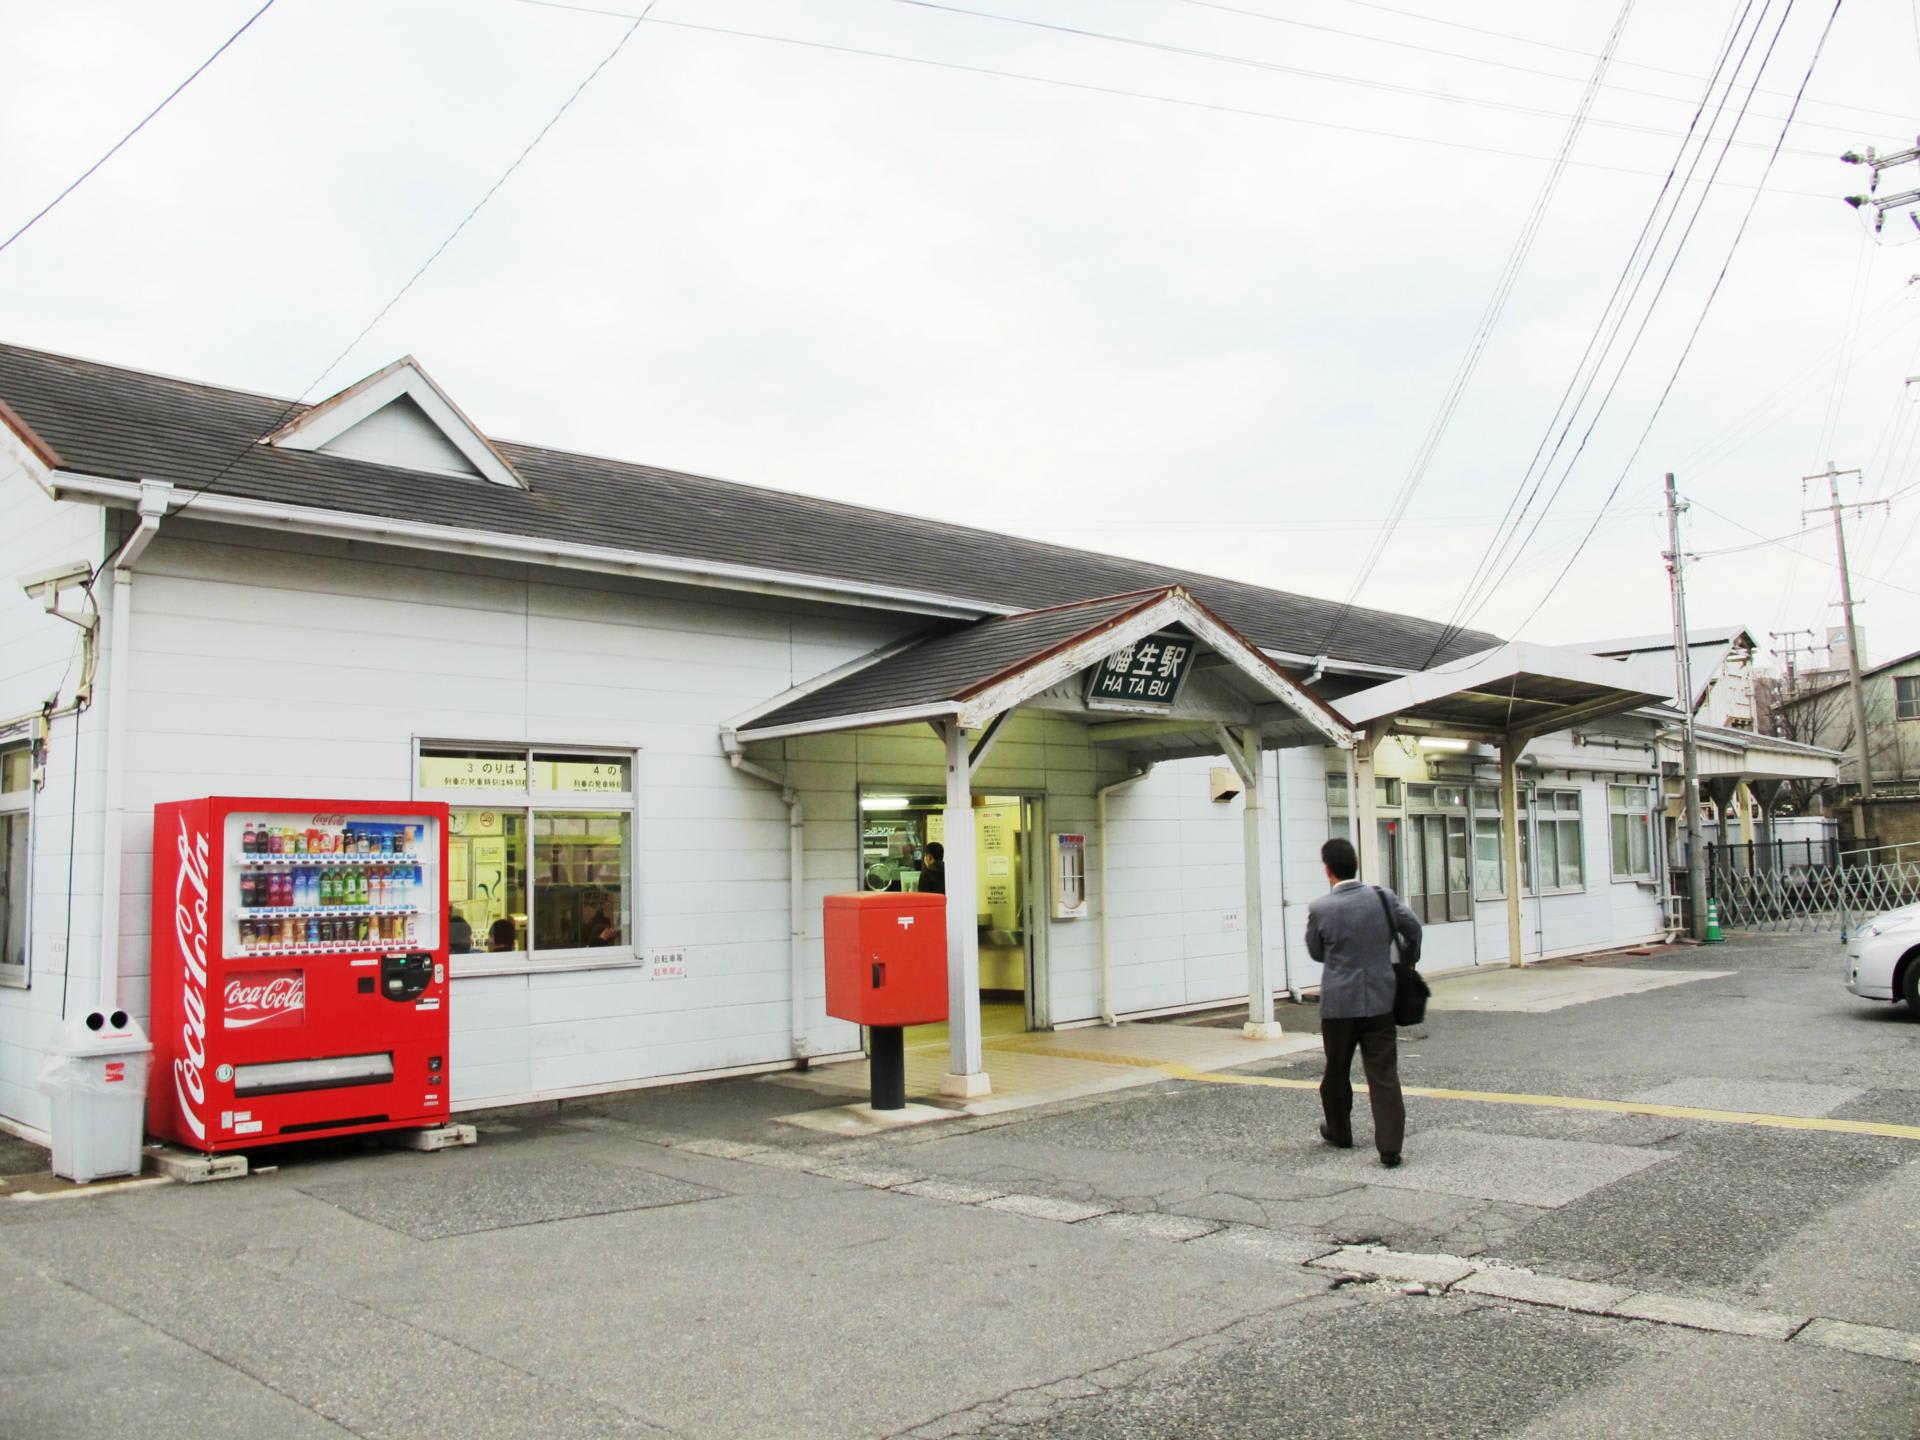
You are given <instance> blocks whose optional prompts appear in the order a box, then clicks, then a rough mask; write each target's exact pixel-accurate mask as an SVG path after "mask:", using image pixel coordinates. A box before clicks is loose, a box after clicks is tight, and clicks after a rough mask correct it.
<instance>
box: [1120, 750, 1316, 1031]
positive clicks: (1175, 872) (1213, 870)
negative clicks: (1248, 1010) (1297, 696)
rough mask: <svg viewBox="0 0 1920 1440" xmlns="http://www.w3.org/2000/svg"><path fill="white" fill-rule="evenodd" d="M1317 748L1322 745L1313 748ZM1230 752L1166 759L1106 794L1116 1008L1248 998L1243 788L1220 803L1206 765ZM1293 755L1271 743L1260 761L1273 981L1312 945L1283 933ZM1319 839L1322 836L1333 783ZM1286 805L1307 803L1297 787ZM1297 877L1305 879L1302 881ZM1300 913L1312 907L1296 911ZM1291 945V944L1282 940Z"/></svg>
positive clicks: (1277, 983) (1279, 981)
mask: <svg viewBox="0 0 1920 1440" xmlns="http://www.w3.org/2000/svg"><path fill="white" fill-rule="evenodd" d="M1309 753H1311V754H1313V755H1314V756H1315V757H1316V758H1317V757H1318V756H1319V754H1320V752H1319V751H1318V750H1314V751H1311V752H1309ZM1226 763H1227V762H1226V760H1225V759H1224V757H1223V758H1221V759H1218V760H1209V759H1199V760H1176V761H1169V762H1167V763H1165V764H1162V765H1159V766H1157V767H1156V768H1155V769H1154V771H1153V773H1152V774H1150V775H1148V776H1147V777H1146V779H1144V780H1142V781H1140V782H1139V783H1138V784H1135V785H1132V786H1130V787H1128V788H1127V789H1125V790H1122V791H1119V792H1118V793H1116V794H1114V795H1113V796H1111V797H1109V799H1108V801H1107V825H1108V828H1109V831H1110V832H1111V833H1110V841H1111V844H1112V846H1113V853H1112V855H1111V857H1110V860H1109V863H1110V864H1111V866H1112V884H1113V891H1114V895H1113V911H1112V919H1111V922H1110V923H1111V926H1112V932H1113V933H1112V949H1113V1008H1114V1011H1115V1013H1116V1014H1120V1015H1127V1014H1137V1013H1139V1012H1142V1011H1151V1010H1163V1009H1168V1008H1171V1007H1175V1006H1182V1005H1200V1004H1206V1003H1209V1002H1216V1001H1223V1000H1232V999H1236V998H1244V997H1245V995H1246V993H1247V920H1248V917H1247V914H1246V894H1247V891H1246V865H1245V854H1246V848H1245V847H1246V842H1245V837H1244V833H1243V830H1244V825H1243V816H1244V815H1245V813H1246V802H1245V797H1243V796H1235V797H1234V798H1233V799H1232V800H1229V801H1225V802H1220V803H1216V802H1215V801H1214V800H1212V799H1211V798H1210V797H1211V788H1210V772H1211V771H1212V770H1213V769H1214V767H1216V766H1224V765H1225V764H1226ZM1281 764H1286V765H1288V767H1289V768H1288V772H1287V777H1288V783H1289V786H1290V787H1291V786H1292V785H1293V784H1294V781H1295V778H1296V777H1295V768H1296V765H1295V762H1293V761H1292V760H1290V759H1289V757H1288V756H1287V752H1281V753H1280V754H1277V755H1276V754H1269V755H1268V756H1267V757H1266V764H1265V767H1264V777H1265V784H1264V787H1263V791H1262V794H1263V801H1262V803H1263V805H1264V807H1265V813H1266V817H1267V822H1268V823H1267V824H1265V825H1264V826H1263V827H1262V829H1263V833H1262V835H1261V845H1260V859H1261V870H1262V881H1261V884H1262V888H1263V894H1264V896H1265V901H1266V910H1267V917H1268V923H1267V925H1266V928H1265V932H1264V939H1265V942H1266V945H1265V948H1266V953H1267V965H1268V970H1269V973H1270V974H1271V976H1272V977H1273V982H1274V988H1275V989H1276V990H1281V989H1285V988H1286V986H1285V982H1284V979H1283V968H1284V964H1285V962H1286V955H1287V953H1291V954H1292V957H1293V958H1292V962H1291V963H1292V965H1293V967H1294V968H1296V969H1297V967H1298V965H1299V964H1300V963H1301V962H1302V961H1304V960H1305V953H1304V950H1303V949H1302V947H1301V946H1300V945H1299V944H1298V943H1297V938H1296V940H1285V939H1284V938H1283V937H1284V936H1285V933H1286V925H1287V924H1288V923H1290V921H1286V920H1283V919H1282V899H1283V894H1282V890H1283V887H1282V883H1281V873H1280V854H1279V851H1280V846H1279V843H1278V842H1279V840H1280V838H1281V837H1280V824H1279V821H1278V818H1277V817H1278V815H1279V805H1278V800H1277V796H1278V790H1279V786H1278V783H1277V780H1276V774H1277V767H1278V766H1279V765H1281ZM1317 793H1318V794H1319V796H1320V797H1321V798H1320V802H1319V803H1320V805H1321V812H1320V813H1321V817H1322V818H1321V822H1320V826H1319V835H1318V838H1316V839H1315V840H1314V841H1313V844H1314V845H1315V846H1318V845H1319V843H1320V841H1321V840H1324V839H1325V838H1326V823H1325V813H1326V812H1325V798H1324V797H1325V789H1324V782H1320V789H1319V790H1318V792H1317ZM1288 803H1289V806H1290V807H1293V806H1297V805H1299V804H1300V803H1301V801H1300V800H1298V799H1297V798H1296V797H1295V795H1294V793H1293V791H1292V789H1291V788H1290V789H1289V793H1288ZM1295 833H1296V832H1295V830H1293V829H1289V830H1288V831H1287V834H1286V840H1287V843H1288V845H1289V847H1290V848H1289V850H1288V854H1287V861H1288V868H1289V869H1290V870H1294V871H1295V872H1296V873H1297V866H1296V856H1295V855H1294V853H1293V849H1294V848H1297V847H1296V846H1294V844H1293V842H1294V839H1295ZM1295 883H1296V884H1297V881H1296V882H1295ZM1298 918H1299V921H1300V923H1301V924H1302V925H1304V924H1305V923H1306V922H1305V915H1304V913H1302V914H1301V915H1300V916H1299V917H1298ZM1283 947H1284V948H1283Z"/></svg>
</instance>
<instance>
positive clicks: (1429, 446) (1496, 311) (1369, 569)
mask: <svg viewBox="0 0 1920 1440" xmlns="http://www.w3.org/2000/svg"><path fill="white" fill-rule="evenodd" d="M1633 3H1634V0H1625V3H1624V4H1622V5H1621V7H1620V13H1619V14H1618V16H1616V17H1615V19H1614V22H1613V29H1612V30H1611V31H1609V32H1608V35H1607V43H1606V47H1605V48H1604V49H1603V50H1602V52H1601V58H1600V59H1599V60H1597V61H1595V62H1594V67H1593V74H1592V76H1591V77H1589V79H1588V81H1587V88H1586V90H1585V91H1584V92H1583V93H1582V94H1581V96H1580V103H1579V104H1578V106H1576V107H1575V109H1574V113H1573V118H1572V120H1571V121H1569V122H1568V125H1567V130H1566V133H1565V134H1564V135H1563V136H1562V137H1561V140H1560V151H1559V154H1558V155H1556V156H1555V157H1554V163H1553V165H1552V167H1551V168H1549V170H1548V171H1547V175H1546V178H1545V179H1544V180H1543V181H1542V182H1541V185H1540V189H1539V191H1538V192H1537V193H1536V194H1535V195H1534V198H1533V205H1532V207H1531V208H1530V209H1529V210H1528V212H1527V216H1526V219H1525V221H1524V222H1523V223H1522V225H1521V226H1520V234H1519V235H1518V237H1516V238H1515V240H1514V242H1513V249H1512V251H1511V252H1510V253H1509V254H1508V256H1507V263H1506V265H1505V267H1504V268H1503V269H1502V270H1501V272H1500V275H1499V278H1498V279H1497V280H1495V281H1494V286H1493V293H1492V295H1490V296H1489V297H1488V298H1487V303H1486V307H1485V308H1484V309H1483V310H1482V311H1481V312H1480V320H1479V323H1478V324H1477V325H1475V327H1474V332H1473V335H1472V337H1471V338H1470V339H1469V340H1468V342H1467V350H1466V353H1465V354H1464V355H1462V356H1461V357H1460V363H1459V365H1458V366H1457V367H1456V368H1455V370H1454V374H1453V380H1452V382H1451V383H1450V384H1449V385H1448V387H1447V391H1446V394H1445V395H1444V396H1443V397H1442V398H1441V401H1440V408H1439V410H1438V411H1437V412H1436V413H1435V415H1434V417H1433V419H1432V420H1431V421H1429V422H1428V425H1427V433H1426V435H1425V437H1424V438H1423V439H1422V440H1421V442H1420V448H1419V449H1418V450H1417V451H1416V452H1415V453H1414V458H1413V463H1412V464H1411V465H1410V466H1409V467H1408V469H1407V476H1406V479H1404V480H1403V481H1401V483H1400V490H1399V493H1398V494H1397V495H1396V496H1395V497H1394V501H1393V505H1392V508H1391V509H1390V510H1389V512H1388V515H1387V520H1386V523H1385V524H1383V525H1382V526H1381V527H1380V530H1379V533H1378V534H1377V535H1376V536H1375V537H1374V541H1373V544H1372V546H1371V547H1370V548H1369V549H1368V551H1367V553H1366V555H1365V557H1364V558H1363V559H1362V560H1361V562H1360V570H1359V573H1358V574H1356V575H1355V576H1354V580H1353V584H1352V586H1351V587H1350V588H1349V589H1348V591H1347V594H1346V598H1345V599H1344V600H1342V601H1341V604H1340V608H1339V610H1337V611H1336V612H1335V613H1334V617H1333V622H1332V623H1331V624H1330V625H1328V627H1327V629H1326V633H1325V634H1323V635H1322V636H1321V637H1320V639H1319V640H1318V641H1316V642H1315V644H1314V646H1313V653H1314V654H1316V655H1324V654H1326V653H1328V650H1329V649H1330V647H1331V646H1332V644H1333V641H1334V639H1335V637H1336V636H1338V635H1339V633H1340V627H1341V626H1342V625H1344V624H1345V623H1346V620H1347V616H1348V615H1349V614H1351V613H1352V611H1353V606H1354V603H1355V602H1356V601H1357V600H1358V599H1359V598H1360V592H1361V591H1362V590H1364V589H1365V588H1366V586H1367V582H1368V581H1370V580H1371V579H1372V578H1373V572H1374V571H1375V569H1376V568H1378V566H1379V564H1380V562H1381V560H1382V559H1383V558H1384V557H1385V555H1386V552H1387V548H1388V546H1389V545H1390V544H1391V543H1392V541H1393V535H1394V531H1395V530H1396V529H1398V528H1399V524H1400V519H1401V517H1402V516H1403V515H1405V514H1406V511H1407V506H1408V505H1409V504H1411V503H1412V501H1413V496H1414V493H1415V492H1416V491H1417V490H1418V489H1419V488H1420V483H1421V481H1423V480H1424V479H1425V478H1426V474H1427V471H1428V469H1429V468H1430V467H1431V466H1432V464H1433V459H1434V456H1435V455H1437V454H1438V453H1439V451H1440V446H1441V443H1442V442H1443V441H1444V440H1445V439H1446V436H1447V431H1448V430H1449V429H1451V428H1452V425H1453V417H1454V415H1455V414H1456V413H1457V412H1458V411H1459V408H1460V401H1461V399H1462V398H1463V397H1464V396H1465V395H1466V392H1467V387H1468V386H1469V385H1470V384H1472V382H1473V376H1474V372H1475V371H1476V370H1477V369H1478V368H1479V365H1480V357H1481V356H1482V355H1483V354H1485V353H1486V348H1487V343H1488V341H1490V340H1491V339H1492V337H1493V332H1494V330H1495V329H1496V328H1497V327H1498V326H1499V324H1500V317H1501V315H1502V313H1503V312H1504V311H1505V310H1506V305H1507V299H1508V297H1509V296H1510V295H1512V294H1513V287H1514V285H1515V284H1516V283H1517V282H1518V280H1519V278H1520V271H1521V269H1522V268H1523V267H1524V266H1525V265H1526V261H1527V256H1528V255H1529V254H1530V253H1531V252H1532V250H1533V241H1534V237H1535V236H1536V235H1538V234H1539V233H1540V224H1541V222H1542V221H1543V220H1544V219H1545V218H1546V214H1547V208H1548V207H1549V206H1550V205H1551V204H1552V203H1553V196H1554V191H1555V190H1557V189H1558V188H1559V185H1560V177H1561V176H1562V175H1564V174H1565V173H1566V162H1567V160H1568V158H1569V157H1570V156H1571V155H1572V154H1573V147H1574V144H1575V142H1576V141H1578V140H1579V138H1580V131H1581V128H1582V126H1583V125H1584V123H1585V122H1586V119H1587V114H1588V112H1589V111H1590V110H1591V109H1592V107H1593V102H1594V98H1595V96H1596V95H1598V94H1599V90H1600V83H1601V81H1602V80H1603V79H1604V78H1605V76H1606V73H1607V64H1608V61H1609V60H1611V59H1612V57H1613V53H1614V51H1615V50H1616V49H1617V48H1618V47H1619V44H1620V37H1621V35H1622V34H1623V33H1624V32H1625V30H1626V28H1627V20H1628V18H1629V17H1630V16H1631V15H1632V14H1633Z"/></svg>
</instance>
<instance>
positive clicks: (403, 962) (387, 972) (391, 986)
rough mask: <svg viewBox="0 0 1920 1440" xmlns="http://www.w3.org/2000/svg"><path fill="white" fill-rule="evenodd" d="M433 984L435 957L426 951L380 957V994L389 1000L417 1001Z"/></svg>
mask: <svg viewBox="0 0 1920 1440" xmlns="http://www.w3.org/2000/svg"><path fill="white" fill-rule="evenodd" d="M432 983H433V955H432V954H431V953H430V952H429V951H426V950H414V951H409V952H408V953H406V954H404V955H382V956H381V957H380V993H381V994H382V995H384V996H386V997H387V999H389V1000H417V999H419V998H420V996H422V995H424V994H425V993H426V990H427V986H429V985H431V984H432Z"/></svg>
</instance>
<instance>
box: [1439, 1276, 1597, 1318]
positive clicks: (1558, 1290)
mask: <svg viewBox="0 0 1920 1440" xmlns="http://www.w3.org/2000/svg"><path fill="white" fill-rule="evenodd" d="M1454 1288H1455V1289H1456V1290H1464V1291H1466V1292H1467V1293H1468V1294H1471V1295H1489V1296H1492V1297H1493V1298H1494V1299H1496V1300H1515V1301H1518V1302H1519V1303H1521V1304H1523V1305H1549V1306H1553V1307H1555V1308H1557V1309H1560V1310H1581V1311H1586V1312H1588V1313H1590V1314H1595V1315H1604V1314H1605V1313H1606V1312H1607V1311H1609V1310H1611V1309H1612V1308H1613V1307H1614V1306H1616V1305H1618V1304H1619V1303H1620V1302H1621V1301H1622V1300H1625V1299H1626V1298H1627V1297H1628V1296H1629V1295H1631V1294H1632V1293H1633V1291H1632V1290H1631V1289H1630V1288H1629V1287H1627V1286H1625V1285H1595V1284H1592V1283H1590V1282H1588V1281H1585V1280H1567V1279H1563V1278H1562V1277H1560V1276H1558V1275H1536V1274H1535V1273H1534V1272H1533V1271H1531V1270H1517V1269H1515V1270H1508V1269H1486V1270H1481V1271H1478V1272H1476V1273H1475V1274H1472V1275H1469V1276H1468V1277H1467V1278H1466V1279H1464V1280H1462V1281H1461V1282H1460V1283H1459V1284H1458V1285H1456V1286H1455V1287H1454Z"/></svg>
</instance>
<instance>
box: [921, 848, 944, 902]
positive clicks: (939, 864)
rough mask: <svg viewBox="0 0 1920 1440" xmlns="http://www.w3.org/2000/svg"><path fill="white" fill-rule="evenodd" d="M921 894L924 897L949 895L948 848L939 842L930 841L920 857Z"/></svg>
mask: <svg viewBox="0 0 1920 1440" xmlns="http://www.w3.org/2000/svg"><path fill="white" fill-rule="evenodd" d="M920 893H921V894H923V895H944V894H946V893H947V847H946V846H944V845H942V844H941V843H940V842H939V841H938V840H929V841H928V842H927V848H926V850H925V851H924V852H922V854H921V856H920Z"/></svg>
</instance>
